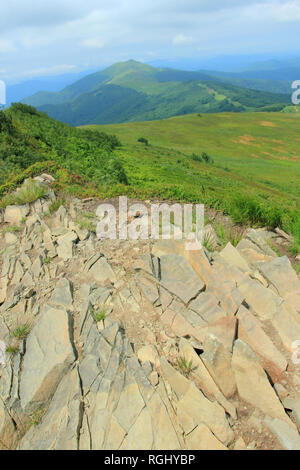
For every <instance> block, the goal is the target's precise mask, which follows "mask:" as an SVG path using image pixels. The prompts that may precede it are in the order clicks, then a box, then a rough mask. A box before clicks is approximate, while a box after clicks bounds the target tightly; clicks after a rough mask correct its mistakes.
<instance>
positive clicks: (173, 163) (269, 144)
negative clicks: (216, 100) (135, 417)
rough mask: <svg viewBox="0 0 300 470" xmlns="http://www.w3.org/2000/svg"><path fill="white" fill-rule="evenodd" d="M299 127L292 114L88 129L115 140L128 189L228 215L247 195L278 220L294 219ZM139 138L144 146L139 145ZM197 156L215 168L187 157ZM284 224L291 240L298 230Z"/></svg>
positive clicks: (298, 200) (298, 197) (299, 179)
mask: <svg viewBox="0 0 300 470" xmlns="http://www.w3.org/2000/svg"><path fill="white" fill-rule="evenodd" d="M299 123H300V116H299V115H297V114H281V113H259V114H258V113H246V114H235V113H224V114H209V115H207V114H205V115H201V116H198V115H188V116H181V117H175V118H171V119H166V120H161V121H150V122H139V123H128V124H121V125H120V124H119V125H117V124H116V125H106V126H90V127H91V128H93V129H99V130H101V131H105V132H108V133H113V134H115V135H117V137H119V139H120V140H121V142H122V143H123V148H122V149H121V150H120V151H119V154H120V156H121V158H122V161H123V165H124V167H125V170H126V173H127V176H128V178H129V181H130V183H131V184H132V185H133V186H135V187H136V188H137V189H138V190H139V191H140V192H141V193H142V194H144V196H145V197H146V196H147V195H149V196H150V195H157V196H160V197H163V198H164V197H165V198H171V199H182V200H190V201H198V202H201V201H202V202H206V203H209V204H213V205H216V206H218V207H220V208H225V209H227V210H228V212H231V213H233V212H234V211H235V209H234V207H233V206H234V204H236V200H237V199H239V198H240V196H241V195H246V196H247V197H248V196H249V198H253V199H254V200H255V201H257V202H258V203H259V204H261V206H262V207H263V210H264V211H265V212H268V211H270V213H273V211H275V212H276V211H277V210H280V211H281V212H282V214H283V218H285V214H287V213H291V212H292V213H293V214H294V216H293V219H295V218H296V219H297V218H298V216H299V212H300V150H299V148H300V146H299V144H300V136H299ZM140 137H144V138H146V139H148V140H149V143H150V145H149V146H148V147H147V146H145V145H143V144H140V143H138V142H137V139H138V138H140ZM202 152H206V153H208V154H209V155H210V156H211V157H212V158H213V159H214V164H213V165H208V164H205V163H201V162H197V161H194V160H192V158H191V157H190V155H191V154H192V153H197V154H200V155H201V153H202ZM233 201H234V202H233ZM249 220H251V216H249ZM251 221H252V222H253V220H251ZM254 221H255V217H254ZM267 221H268V218H266V222H267ZM275 223H276V217H275ZM297 223H298V222H297ZM297 223H296V225H297ZM290 224H291V225H293V224H294V227H293V231H294V232H295V230H296V231H297V230H298V229H299V227H298V226H297V227H298V228H297V227H296V228H295V222H290V220H289V221H288V222H287V221H285V222H283V226H285V228H286V229H288V228H289V225H290ZM299 237H300V233H299Z"/></svg>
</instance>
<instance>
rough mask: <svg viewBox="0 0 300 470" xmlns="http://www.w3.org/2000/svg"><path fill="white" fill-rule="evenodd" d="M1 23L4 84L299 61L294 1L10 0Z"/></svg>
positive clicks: (299, 21) (299, 8) (299, 17)
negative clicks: (135, 68) (140, 69)
mask: <svg viewBox="0 0 300 470" xmlns="http://www.w3.org/2000/svg"><path fill="white" fill-rule="evenodd" d="M11 11H14V15H11ZM0 26H1V30H0V31H1V33H0V53H1V60H0V78H1V79H2V80H5V81H7V83H18V82H22V81H26V80H31V79H34V78H39V77H47V76H59V75H64V74H75V73H80V72H86V73H89V71H91V70H92V71H94V70H100V69H103V68H105V67H107V66H109V65H111V64H112V63H114V62H119V61H125V60H128V59H135V60H137V61H141V62H145V63H153V64H159V63H161V64H166V66H168V65H169V66H172V64H175V65H174V67H175V68H178V67H179V66H180V64H183V65H184V64H186V67H184V68H186V69H189V68H190V69H192V68H194V69H195V68H197V67H198V66H199V67H201V65H202V67H203V68H208V67H209V64H210V63H211V64H212V68H218V69H219V70H221V69H223V70H224V67H225V66H226V65H228V64H226V57H228V58H230V57H231V58H233V57H235V56H236V57H237V58H240V61H241V66H242V67H243V65H244V64H245V63H247V61H248V63H251V62H255V61H258V60H268V59H280V58H281V59H282V58H284V57H297V56H300V54H298V46H297V39H298V34H299V27H300V3H299V2H298V1H290V0H289V1H286V0H244V1H243V2H241V1H240V0H230V1H227V2H226V4H225V5H224V2H222V1H220V0H213V1H210V2H207V1H203V0H184V1H183V0H178V1H176V3H175V2H172V1H171V0H163V1H159V2H158V0H154V1H153V2H152V3H151V5H150V4H146V3H145V2H142V3H141V2H137V1H136V0H131V1H130V2H129V1H126V0H110V1H109V2H108V1H107V0H103V1H101V2H99V1H95V0H86V2H84V3H82V2H79V0H74V1H71V0H60V1H58V0H53V1H51V2H50V1H44V2H39V3H36V2H33V1H32V0H26V1H24V0H22V1H21V0H12V1H11V2H10V3H9V4H6V5H4V6H2V8H1V18H0ZM258 51H259V53H258ZM220 58H221V59H222V58H223V59H224V60H223V65H224V66H223V67H221V66H222V60H220ZM252 59H253V60H252ZM218 60H219V62H220V66H219V67H218ZM229 62H230V61H229ZM214 64H215V65H217V67H213V65H214ZM228 66H230V64H229V65H228ZM237 66H238V64H237V65H235V67H237ZM233 67H234V64H233V65H232V69H233Z"/></svg>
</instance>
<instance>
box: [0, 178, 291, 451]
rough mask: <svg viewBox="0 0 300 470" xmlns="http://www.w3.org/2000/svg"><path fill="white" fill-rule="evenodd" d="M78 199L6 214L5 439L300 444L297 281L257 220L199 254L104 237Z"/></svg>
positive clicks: (220, 446) (1, 417)
mask: <svg viewBox="0 0 300 470" xmlns="http://www.w3.org/2000/svg"><path fill="white" fill-rule="evenodd" d="M43 182H44V183H45V180H43ZM86 210H87V209H86V207H85V203H84V202H81V201H78V200H73V201H72V202H71V205H70V206H69V208H68V209H66V208H64V207H61V208H60V209H58V210H57V212H56V213H54V214H53V215H52V216H50V215H49V214H47V211H46V209H45V201H42V202H41V201H37V202H36V203H34V204H31V205H28V206H26V207H15V206H13V207H12V208H7V209H6V212H5V214H6V216H5V221H6V222H5V223H6V224H8V223H11V224H16V223H18V224H20V222H21V219H23V217H26V220H25V223H23V225H20V230H19V231H16V232H14V238H10V239H8V238H3V239H2V240H1V243H2V245H3V246H2V248H4V251H3V254H2V263H1V279H0V282H1V284H0V286H1V291H0V303H1V306H0V340H1V341H2V342H3V343H4V344H5V345H6V348H7V350H6V354H5V360H4V361H1V364H0V448H1V449H22V450H25V449H26V450H27V449H37V450H48V449H51V450H76V449H79V450H88V449H109V450H116V449H120V450H130V449H145V450H159V449H165V450H166V449H170V450H180V449H186V450H201V449H214V450H225V449H246V448H249V449H250V448H276V449H277V448H278V449H300V437H299V393H300V382H299V365H297V364H296V363H294V361H293V356H292V353H293V352H294V345H293V343H294V341H296V340H300V312H299V305H300V304H299V303H298V301H297V299H298V296H299V292H300V288H299V286H300V283H299V278H298V277H297V275H296V273H295V272H294V270H293V268H292V266H291V264H290V262H289V260H288V259H287V258H286V257H281V258H279V257H277V255H276V254H275V253H274V252H273V250H272V249H271V248H270V246H269V244H268V243H267V241H266V240H267V236H266V237H264V231H262V230H257V231H256V230H252V229H251V230H249V232H248V233H246V235H245V237H244V238H243V240H242V241H241V242H240V243H239V244H238V246H237V248H235V247H233V246H232V245H230V244H228V245H227V246H226V247H225V248H224V249H221V250H220V251H219V252H215V253H212V254H209V255H208V254H207V253H206V252H205V250H201V251H195V252H192V251H186V250H185V244H184V243H182V242H179V241H172V240H170V241H165V240H164V241H159V242H156V243H154V242H153V241H137V242H133V241H126V240H124V241H119V240H115V241H110V240H102V241H100V240H97V239H96V237H95V235H94V234H93V233H92V232H89V231H88V230H85V229H83V228H82V226H81V227H78V226H77V215H78V214H80V213H81V212H82V213H84V211H86ZM22 222H24V220H22ZM216 245H217V244H216V243H215V244H214V246H216ZM249 436H251V438H250V437H249Z"/></svg>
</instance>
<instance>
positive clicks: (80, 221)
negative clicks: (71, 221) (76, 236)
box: [75, 214, 96, 233]
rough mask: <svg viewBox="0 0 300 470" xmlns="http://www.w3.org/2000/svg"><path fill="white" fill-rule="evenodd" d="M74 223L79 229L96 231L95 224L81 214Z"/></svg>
mask: <svg viewBox="0 0 300 470" xmlns="http://www.w3.org/2000/svg"><path fill="white" fill-rule="evenodd" d="M75 223H76V225H78V227H79V228H80V230H84V229H85V230H88V231H89V232H93V233H96V224H95V223H94V222H93V221H92V220H91V219H90V218H87V217H85V216H84V215H83V214H82V215H80V216H78V217H77V218H76V221H75Z"/></svg>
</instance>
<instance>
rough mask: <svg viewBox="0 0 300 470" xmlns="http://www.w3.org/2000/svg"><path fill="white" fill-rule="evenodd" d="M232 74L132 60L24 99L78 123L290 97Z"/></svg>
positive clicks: (260, 106)
mask: <svg viewBox="0 0 300 470" xmlns="http://www.w3.org/2000/svg"><path fill="white" fill-rule="evenodd" d="M226 80H227V82H226ZM230 80H231V79H224V81H222V78H220V77H212V76H210V75H209V74H208V73H205V72H203V71H199V72H185V71H180V70H173V69H164V68H155V67H152V66H150V65H147V64H142V63H140V62H136V61H133V60H130V61H127V62H121V63H117V64H114V65H112V66H110V67H108V68H107V69H105V70H103V71H101V72H97V73H94V74H91V75H88V76H86V77H84V78H82V79H80V80H78V81H77V82H75V83H73V84H72V85H69V86H68V87H66V88H64V89H63V90H62V91H61V92H59V93H47V92H41V93H38V94H35V95H33V96H32V97H30V98H27V99H26V100H24V101H23V102H24V103H26V104H29V105H34V106H36V107H37V108H38V109H39V110H40V111H43V112H46V113H48V114H49V116H51V117H53V118H55V119H59V120H61V121H63V122H66V123H68V124H71V125H73V126H79V125H84V124H109V123H111V124H112V123H122V122H136V121H147V120H153V119H164V118H168V117H172V116H177V115H184V114H190V113H216V112H244V111H255V110H263V111H265V110H266V111H268V110H275V111H279V110H281V109H283V108H284V107H285V106H286V105H287V104H289V103H290V97H289V96H288V95H287V94H278V93H270V92H267V91H258V90H254V89H250V88H248V89H247V88H243V87H242V86H241V85H242V84H243V81H241V80H239V82H238V84H239V86H236V85H232V84H231V83H230ZM253 86H254V85H253ZM264 86H265V87H267V85H266V84H264Z"/></svg>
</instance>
